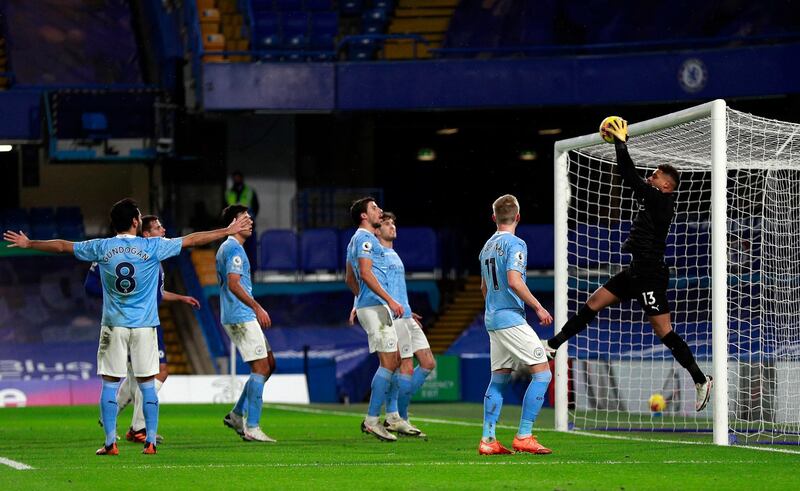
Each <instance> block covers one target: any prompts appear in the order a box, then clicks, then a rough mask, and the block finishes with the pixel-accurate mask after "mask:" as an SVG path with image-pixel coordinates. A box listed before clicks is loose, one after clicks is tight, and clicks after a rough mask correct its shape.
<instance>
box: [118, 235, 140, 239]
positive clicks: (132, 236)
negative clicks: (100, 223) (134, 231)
mask: <svg viewBox="0 0 800 491" xmlns="http://www.w3.org/2000/svg"><path fill="white" fill-rule="evenodd" d="M117 238H119V239H135V238H136V236H135V235H131V234H117Z"/></svg>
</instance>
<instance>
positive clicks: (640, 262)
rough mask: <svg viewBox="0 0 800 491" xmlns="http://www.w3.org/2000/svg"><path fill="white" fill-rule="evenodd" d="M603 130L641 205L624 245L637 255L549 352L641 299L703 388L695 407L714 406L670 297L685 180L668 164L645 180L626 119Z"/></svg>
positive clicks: (569, 324) (548, 346) (710, 383)
mask: <svg viewBox="0 0 800 491" xmlns="http://www.w3.org/2000/svg"><path fill="white" fill-rule="evenodd" d="M600 132H601V134H603V136H604V138H605V137H609V136H612V137H613V140H614V146H615V148H616V152H617V172H619V175H620V177H621V178H622V182H623V184H624V185H625V186H627V187H628V188H630V189H631V190H632V191H633V196H634V198H635V199H636V202H637V203H638V204H639V210H638V212H637V213H636V216H635V217H634V219H633V224H632V226H631V232H630V235H629V236H628V239H627V240H626V241H625V242H624V243H623V244H622V252H625V253H628V254H630V255H631V256H632V257H633V259H632V260H631V263H630V264H629V265H628V267H626V268H624V269H623V270H622V271H620V272H619V273H617V274H616V275H615V276H614V277H612V278H611V279H609V280H608V281H607V282H606V284H605V285H603V286H601V287H600V288H598V289H597V290H596V291H595V292H594V293H592V295H591V296H590V297H589V300H587V301H586V303H585V304H584V305H583V307H581V308H580V310H579V311H578V313H577V314H575V315H573V316H572V317H571V318H570V319H569V320H568V321H567V323H566V324H564V327H563V328H562V329H561V331H560V332H559V333H558V334H556V335H555V336H554V337H553V338H551V339H549V340H548V341H547V342H546V343H544V344H545V349H546V351H547V352H548V354H549V355H551V356H552V355H554V354H555V350H557V349H558V347H559V346H561V345H562V344H563V343H564V342H565V341H567V340H568V339H569V338H571V337H572V336H575V335H576V334H578V333H579V332H581V331H583V330H584V329H586V326H587V325H588V324H589V322H591V321H592V320H593V319H594V318H595V316H596V315H597V313H598V312H599V311H601V310H603V309H604V308H606V307H608V306H609V305H614V304H617V303H619V302H621V301H625V300H631V299H634V298H635V299H636V300H637V301H638V302H639V305H640V306H641V308H642V310H644V312H645V313H646V314H647V317H648V319H649V320H650V325H651V326H653V331H654V332H655V333H656V335H657V336H658V337H659V338H660V339H661V342H662V343H664V344H665V345H666V346H667V347H668V348H669V350H670V352H672V356H673V357H675V359H676V360H677V361H678V363H680V364H681V366H682V367H683V368H685V369H686V370H687V371H688V372H689V374H690V375H691V376H692V379H693V380H694V383H695V388H696V389H697V399H696V401H695V409H696V410H697V411H702V410H703V409H704V408H705V407H706V404H708V400H709V397H710V395H711V388H712V386H713V379H712V378H711V376H708V375H705V374H704V373H703V372H702V370H700V367H698V366H697V362H696V361H695V359H694V356H693V355H692V350H691V349H690V348H689V345H687V344H686V341H684V340H683V338H681V336H680V335H679V334H678V333H676V332H675V331H673V330H672V326H671V324H670V310H669V303H668V300H667V286H668V285H669V269H668V268H667V266H666V265H665V264H664V251H665V250H666V240H667V234H669V227H670V223H672V217H673V215H674V214H675V194H674V193H675V190H676V189H677V188H678V184H679V183H680V173H679V172H678V171H677V170H676V169H675V168H674V167H673V166H671V165H669V164H662V165H659V166H658V167H657V168H656V170H655V171H654V172H653V173H652V174H651V175H650V177H648V178H647V179H646V180H643V179H642V178H641V177H639V175H638V173H637V171H636V168H635V167H634V165H633V160H631V156H630V155H629V154H628V146H627V144H626V142H627V140H628V123H627V122H626V121H625V120H623V119H620V118H612V119H611V121H610V122H609V123H607V124H605V125H604V126H602V127H601V128H600Z"/></svg>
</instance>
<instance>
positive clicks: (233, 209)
mask: <svg viewBox="0 0 800 491" xmlns="http://www.w3.org/2000/svg"><path fill="white" fill-rule="evenodd" d="M246 211H247V207H246V206H244V205H230V206H229V207H227V208H225V209H224V210H222V221H223V225H224V226H226V227H227V226H228V225H230V223H231V222H232V221H233V219H234V218H236V217H238V216H239V214H240V213H244V212H246Z"/></svg>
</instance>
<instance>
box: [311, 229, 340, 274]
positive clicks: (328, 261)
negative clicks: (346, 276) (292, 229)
mask: <svg viewBox="0 0 800 491" xmlns="http://www.w3.org/2000/svg"><path fill="white" fill-rule="evenodd" d="M338 242H339V241H338V235H337V233H336V230H334V229H312V230H305V231H303V233H301V234H300V269H301V270H302V271H303V272H304V273H313V272H319V271H327V272H335V271H336V270H338V269H339V257H340V256H341V255H343V254H344V252H343V251H340V250H339V244H338Z"/></svg>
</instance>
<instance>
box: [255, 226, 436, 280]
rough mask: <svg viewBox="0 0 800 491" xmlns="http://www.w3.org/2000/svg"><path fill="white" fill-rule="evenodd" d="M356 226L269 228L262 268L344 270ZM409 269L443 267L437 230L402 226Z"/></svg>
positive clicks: (399, 245)
mask: <svg viewBox="0 0 800 491" xmlns="http://www.w3.org/2000/svg"><path fill="white" fill-rule="evenodd" d="M354 232H355V229H345V230H337V229H333V228H321V229H310V230H306V231H303V232H302V233H300V234H296V233H295V232H294V231H292V230H267V231H266V232H264V233H263V234H261V237H260V239H259V240H260V247H261V252H260V262H259V269H261V270H265V271H281V272H295V271H302V272H305V273H311V272H315V271H343V270H344V268H345V257H346V255H347V245H348V244H349V243H350V239H351V238H352V236H353V233H354ZM394 246H395V250H396V251H397V253H398V254H399V255H400V257H401V258H402V259H403V263H404V264H405V268H406V271H407V272H421V271H433V270H435V269H438V268H439V267H440V260H439V247H438V240H437V237H436V233H435V232H434V230H433V229H431V228H430V227H403V229H402V230H401V231H400V234H399V235H398V238H397V240H396V241H395V243H394Z"/></svg>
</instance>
